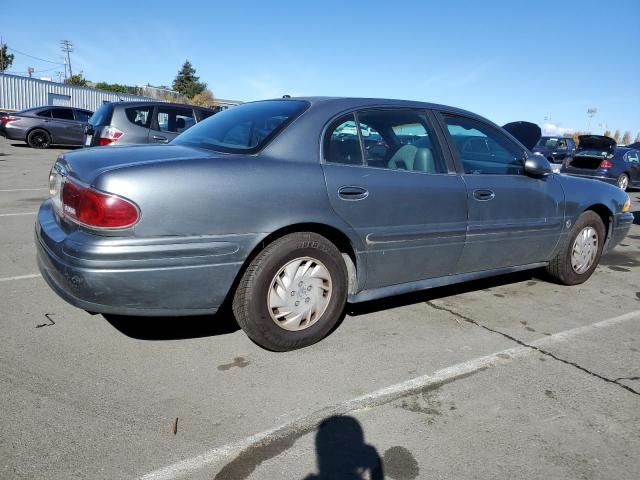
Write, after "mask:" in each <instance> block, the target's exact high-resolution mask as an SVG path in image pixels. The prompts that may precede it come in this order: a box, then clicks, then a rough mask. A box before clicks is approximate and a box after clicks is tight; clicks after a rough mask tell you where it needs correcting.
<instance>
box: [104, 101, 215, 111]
mask: <svg viewBox="0 0 640 480" xmlns="http://www.w3.org/2000/svg"><path fill="white" fill-rule="evenodd" d="M105 105H111V106H113V107H141V106H147V105H150V106H153V107H155V106H163V107H182V108H185V107H191V108H198V109H200V110H210V111H212V112H213V111H215V110H214V109H212V108H208V107H200V106H198V105H189V104H187V103H172V102H161V101H155V102H154V101H150V102H145V101H139V102H109V103H106V104H105Z"/></svg>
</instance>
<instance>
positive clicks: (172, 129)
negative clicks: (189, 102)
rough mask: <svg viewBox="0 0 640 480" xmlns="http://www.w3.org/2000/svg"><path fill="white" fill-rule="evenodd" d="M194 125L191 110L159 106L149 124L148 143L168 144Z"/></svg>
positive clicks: (194, 117) (193, 116) (194, 119)
mask: <svg viewBox="0 0 640 480" xmlns="http://www.w3.org/2000/svg"><path fill="white" fill-rule="evenodd" d="M195 123H196V116H195V114H194V112H193V109H192V108H188V107H184V108H183V107H173V106H166V107H165V106H162V105H159V106H157V107H156V109H155V114H154V118H153V122H152V123H151V131H150V132H149V143H168V142H170V141H171V140H173V139H174V138H176V137H177V136H178V135H180V134H181V133H182V132H184V131H185V130H187V129H188V128H190V127H192V126H193V125H195Z"/></svg>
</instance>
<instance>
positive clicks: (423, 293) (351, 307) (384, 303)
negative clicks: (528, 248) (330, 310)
mask: <svg viewBox="0 0 640 480" xmlns="http://www.w3.org/2000/svg"><path fill="white" fill-rule="evenodd" d="M537 279H540V280H541V281H546V274H545V272H544V270H541V269H536V270H525V271H522V272H515V273H509V274H506V275H500V276H497V277H490V278H483V279H481V280H473V281H470V282H464V283H458V284H455V285H447V286H445V287H437V288H432V289H429V290H420V291H417V292H411V293H405V294H402V295H396V296H394V297H387V298H381V299H379V300H371V301H369V302H362V303H354V304H348V305H347V314H348V315H350V316H352V317H356V316H358V315H367V314H369V313H374V312H379V311H382V310H389V309H392V308H398V307H404V306H407V305H414V304H416V303H424V302H428V301H430V300H437V299H440V298H446V297H451V296H454V295H461V294H463V293H469V292H474V291H478V290H487V289H489V288H494V287H501V286H504V285H511V284H513V283H519V282H525V281H531V280H537ZM496 300H497V299H496Z"/></svg>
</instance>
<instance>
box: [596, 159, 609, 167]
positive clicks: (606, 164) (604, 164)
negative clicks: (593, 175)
mask: <svg viewBox="0 0 640 480" xmlns="http://www.w3.org/2000/svg"><path fill="white" fill-rule="evenodd" d="M611 167H612V165H611V161H610V160H603V161H602V162H600V167H598V168H611Z"/></svg>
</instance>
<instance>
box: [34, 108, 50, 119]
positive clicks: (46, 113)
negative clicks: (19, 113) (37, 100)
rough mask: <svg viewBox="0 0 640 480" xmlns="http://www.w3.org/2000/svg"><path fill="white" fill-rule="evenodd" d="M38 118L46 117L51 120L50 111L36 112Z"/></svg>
mask: <svg viewBox="0 0 640 480" xmlns="http://www.w3.org/2000/svg"><path fill="white" fill-rule="evenodd" d="M37 115H38V116H39V117H46V118H51V110H43V111H41V112H38V114H37Z"/></svg>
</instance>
